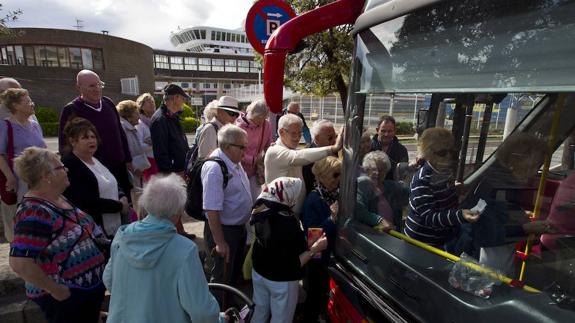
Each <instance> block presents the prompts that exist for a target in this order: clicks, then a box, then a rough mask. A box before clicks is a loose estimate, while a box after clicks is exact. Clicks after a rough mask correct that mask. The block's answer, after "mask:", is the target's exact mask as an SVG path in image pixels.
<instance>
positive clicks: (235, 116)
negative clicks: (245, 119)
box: [224, 110, 240, 118]
mask: <svg viewBox="0 0 575 323" xmlns="http://www.w3.org/2000/svg"><path fill="white" fill-rule="evenodd" d="M224 111H226V113H227V114H228V115H229V116H230V117H233V118H237V117H239V116H240V114H239V113H238V112H233V111H230V110H224Z"/></svg>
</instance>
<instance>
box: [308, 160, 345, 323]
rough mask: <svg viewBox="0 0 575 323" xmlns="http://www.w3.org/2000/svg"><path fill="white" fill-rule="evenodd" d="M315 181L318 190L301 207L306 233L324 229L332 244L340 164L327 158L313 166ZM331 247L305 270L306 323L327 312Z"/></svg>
mask: <svg viewBox="0 0 575 323" xmlns="http://www.w3.org/2000/svg"><path fill="white" fill-rule="evenodd" d="M312 172H313V174H314V176H315V178H316V182H315V185H316V186H315V188H314V189H313V190H312V191H311V192H310V193H309V194H308V196H307V198H306V200H305V202H304V204H303V208H302V223H303V227H304V230H305V231H306V232H307V230H308V229H309V228H321V229H322V230H323V232H324V233H325V234H326V237H327V239H328V242H329V245H330V246H333V242H334V240H335V230H336V227H335V223H336V219H337V211H338V206H337V203H338V200H339V179H340V175H341V161H340V160H339V159H338V158H336V157H333V156H328V157H326V158H324V159H322V160H320V161H318V162H315V163H314V165H313V167H312ZM330 251H331V248H329V249H328V250H325V251H324V252H323V253H322V256H321V259H312V260H311V261H310V262H309V263H308V264H307V268H306V279H305V284H304V286H305V289H306V293H307V296H306V300H305V304H304V319H303V321H304V322H317V321H318V319H319V314H320V313H321V312H322V310H323V309H327V300H328V291H329V274H328V270H327V265H328V262H329V256H330Z"/></svg>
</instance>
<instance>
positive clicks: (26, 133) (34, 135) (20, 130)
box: [0, 120, 46, 156]
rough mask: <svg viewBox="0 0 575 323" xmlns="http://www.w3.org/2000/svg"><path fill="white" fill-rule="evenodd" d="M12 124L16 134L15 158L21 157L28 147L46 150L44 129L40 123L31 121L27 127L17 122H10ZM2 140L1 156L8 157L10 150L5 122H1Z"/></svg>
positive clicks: (0, 144)
mask: <svg viewBox="0 0 575 323" xmlns="http://www.w3.org/2000/svg"><path fill="white" fill-rule="evenodd" d="M10 124H12V131H13V134H14V156H19V155H20V154H21V153H22V151H24V149H26V148H28V147H41V148H46V143H45V142H44V137H43V136H42V129H41V128H40V124H38V122H36V121H30V123H29V124H28V125H26V126H22V125H20V124H18V123H15V122H10ZM0 138H2V139H1V140H0V154H2V155H6V153H7V150H8V128H7V127H6V121H4V120H1V121H0Z"/></svg>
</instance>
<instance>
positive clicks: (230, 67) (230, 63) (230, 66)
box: [226, 59, 237, 72]
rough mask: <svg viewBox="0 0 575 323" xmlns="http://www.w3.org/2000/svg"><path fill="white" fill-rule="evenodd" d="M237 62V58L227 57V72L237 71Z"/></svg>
mask: <svg viewBox="0 0 575 323" xmlns="http://www.w3.org/2000/svg"><path fill="white" fill-rule="evenodd" d="M236 64H237V63H236V60H235V59H226V72H236V71H237V68H236Z"/></svg>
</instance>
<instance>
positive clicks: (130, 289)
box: [103, 174, 224, 323]
mask: <svg viewBox="0 0 575 323" xmlns="http://www.w3.org/2000/svg"><path fill="white" fill-rule="evenodd" d="M140 202H141V203H142V205H143V207H144V208H145V209H146V210H147V211H148V213H149V215H148V216H147V217H146V218H144V219H143V220H141V221H138V222H134V223H132V224H130V225H127V226H123V227H121V228H120V229H119V230H118V233H117V234H116V236H115V237H114V241H113V242H112V253H111V258H110V261H109V262H108V264H107V266H106V269H105V270H104V276H103V281H104V284H105V285H106V287H107V288H108V290H109V291H110V292H111V294H112V296H111V298H110V310H109V316H108V319H107V322H110V323H113V322H191V321H193V322H217V321H218V317H219V315H218V313H219V305H218V303H217V301H216V300H215V298H214V297H213V296H212V295H211V294H210V292H209V290H208V284H207V282H206V279H205V276H204V273H203V269H202V264H201V262H200V259H199V257H198V247H197V246H196V244H195V243H193V242H192V241H190V240H188V239H185V238H183V237H179V236H178V235H177V234H176V232H175V231H176V230H175V228H174V224H176V223H177V222H178V221H179V219H180V217H181V216H182V212H183V207H184V204H185V202H186V189H185V188H184V181H183V180H182V179H181V178H180V177H178V176H176V175H175V174H171V175H169V176H167V177H152V179H151V180H150V182H149V183H148V185H146V187H145V188H144V193H143V194H142V198H141V199H140ZM136 293H137V294H136ZM220 321H222V322H223V321H224V320H223V317H222V318H221V319H220Z"/></svg>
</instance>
